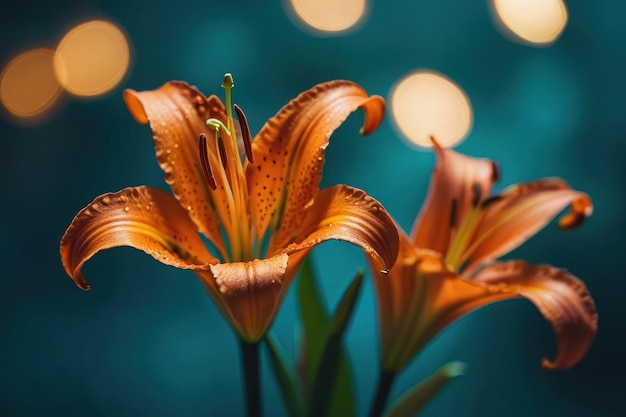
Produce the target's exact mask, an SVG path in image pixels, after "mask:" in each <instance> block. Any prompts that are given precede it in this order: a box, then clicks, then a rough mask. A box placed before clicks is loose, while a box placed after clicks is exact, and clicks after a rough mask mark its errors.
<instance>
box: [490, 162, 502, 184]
mask: <svg viewBox="0 0 626 417" xmlns="http://www.w3.org/2000/svg"><path fill="white" fill-rule="evenodd" d="M501 176H502V168H501V167H500V164H499V163H497V162H496V161H491V181H493V182H498V181H500V177H501Z"/></svg>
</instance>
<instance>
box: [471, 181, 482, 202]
mask: <svg viewBox="0 0 626 417" xmlns="http://www.w3.org/2000/svg"><path fill="white" fill-rule="evenodd" d="M472 191H474V196H473V197H472V206H473V207H477V206H478V204H480V202H481V200H482V198H483V189H482V187H481V186H480V184H479V183H477V182H475V183H474V185H473V190H472Z"/></svg>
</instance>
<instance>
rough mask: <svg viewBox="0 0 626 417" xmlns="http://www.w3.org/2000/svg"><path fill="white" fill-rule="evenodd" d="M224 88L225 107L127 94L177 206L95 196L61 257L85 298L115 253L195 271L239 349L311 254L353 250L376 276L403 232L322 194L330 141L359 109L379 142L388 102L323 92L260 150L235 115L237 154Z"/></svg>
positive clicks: (296, 105) (349, 87)
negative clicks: (324, 248)
mask: <svg viewBox="0 0 626 417" xmlns="http://www.w3.org/2000/svg"><path fill="white" fill-rule="evenodd" d="M222 86H223V87H224V89H225V91H226V106H224V104H222V102H221V101H220V100H219V99H218V98H217V97H216V96H211V97H208V98H207V97H205V96H204V95H202V94H201V93H200V92H199V91H197V90H196V89H195V88H194V87H191V86H189V85H188V84H185V83H183V82H169V83H167V84H165V85H163V86H162V87H161V88H159V89H157V90H153V91H144V92H136V91H133V90H127V91H126V92H125V94H124V100H125V102H126V105H127V107H128V109H129V110H130V113H131V114H132V116H133V117H134V118H135V119H136V120H137V121H138V122H139V123H150V127H151V129H152V135H153V138H154V145H155V149H156V156H157V160H158V162H159V165H160V166H161V168H162V169H163V171H164V172H165V181H166V182H167V183H168V184H169V185H170V187H171V189H172V191H173V194H174V195H173V196H172V195H170V194H168V193H166V192H165V191H162V190H160V189H156V188H152V187H147V186H140V187H131V188H126V189H124V190H121V191H119V192H117V193H112V194H104V195H102V196H100V197H97V198H96V199H95V200H94V201H93V202H92V203H91V204H89V205H88V206H87V207H86V208H84V209H83V210H81V211H80V212H79V213H78V215H77V216H76V217H75V218H74V220H73V221H72V224H71V225H70V226H69V228H68V229H67V231H66V232H65V235H64V236H63V239H62V241H61V258H62V260H63V265H64V267H65V270H66V272H67V273H68V275H69V276H70V277H71V278H72V279H73V280H74V281H75V282H76V284H77V285H78V286H79V287H80V288H83V289H89V285H88V284H87V283H86V281H85V280H84V279H83V277H82V274H81V268H82V266H83V264H84V263H85V261H87V260H88V259H89V258H91V257H92V256H93V255H94V254H96V253H97V252H98V251H100V250H102V249H108V248H112V247H117V246H131V247H134V248H136V249H140V250H142V251H144V252H146V253H148V254H149V255H151V256H152V257H154V258H155V259H156V260H158V261H160V262H162V263H164V264H167V265H172V266H175V267H178V268H182V269H190V270H192V271H194V272H195V273H196V275H197V276H198V277H199V278H200V280H201V281H202V283H203V284H204V285H205V286H206V288H207V290H208V292H209V294H210V295H211V296H212V298H213V300H214V301H215V303H216V304H217V306H218V307H219V309H220V310H221V312H222V314H223V315H224V317H225V318H226V319H227V320H228V321H229V322H230V324H231V325H232V326H233V328H234V329H235V331H236V332H237V333H238V335H239V336H240V337H241V338H242V340H245V341H247V342H256V341H258V340H259V339H260V338H261V337H262V336H263V334H264V333H265V332H266V331H267V329H268V327H269V326H270V324H271V322H272V320H273V318H274V316H275V315H276V312H277V310H278V307H279V305H280V303H281V300H282V298H283V297H284V296H285V294H286V292H287V289H288V287H289V284H290V283H291V281H292V279H293V277H294V275H295V273H296V271H297V269H298V267H299V265H300V263H301V262H302V261H303V260H304V258H305V256H306V255H307V254H308V253H309V251H310V250H311V249H312V248H313V247H314V246H315V245H317V244H319V243H321V242H323V241H325V240H328V239H339V240H342V241H347V242H351V243H353V244H356V245H358V246H360V247H361V248H362V249H363V250H364V251H365V253H366V254H367V255H368V257H369V258H371V261H372V262H373V263H374V264H377V265H379V267H380V268H381V269H386V268H388V267H390V266H391V265H392V264H393V262H394V260H395V259H396V256H397V252H398V235H397V230H396V228H395V226H394V224H393V220H392V219H391V218H390V217H389V216H388V214H387V213H386V212H385V210H384V209H383V207H382V206H381V205H380V204H379V203H378V202H377V201H376V200H374V199H373V198H371V197H369V196H368V195H367V194H365V192H363V191H361V190H358V189H355V188H351V187H348V186H345V185H337V186H333V187H330V188H326V189H324V190H321V191H320V190H319V183H320V180H321V177H322V165H323V164H324V150H325V148H326V146H327V145H328V141H329V137H330V135H331V134H332V132H333V131H334V130H335V129H336V128H337V127H338V126H339V125H340V124H341V123H342V122H343V121H344V120H345V118H346V117H347V116H348V115H349V114H350V113H351V112H353V111H355V110H357V109H358V108H361V109H363V110H364V112H365V122H364V126H363V128H362V133H363V134H368V133H370V132H372V131H373V130H374V129H376V127H378V125H379V124H380V122H381V120H382V118H383V115H384V101H383V99H382V98H381V97H379V96H371V97H370V96H368V95H367V94H366V93H365V91H364V90H363V89H362V88H361V87H359V86H358V85H356V84H353V83H351V82H348V81H333V82H328V83H324V84H320V85H317V86H316V87H314V88H312V89H311V90H309V91H306V92H304V93H302V94H300V95H299V96H298V97H297V98H295V99H294V100H292V101H291V102H290V103H289V104H287V105H286V106H285V107H283V108H282V109H281V110H280V111H279V112H278V114H277V115H276V116H275V117H273V118H272V119H270V120H269V121H268V122H267V123H266V124H265V125H264V126H263V128H262V129H261V131H260V132H259V133H258V134H257V135H256V137H255V139H254V140H251V138H250V132H249V128H248V124H247V122H246V118H245V116H244V114H243V112H242V111H241V109H240V108H239V107H238V106H237V105H234V110H235V112H236V114H237V119H238V124H239V127H240V129H238V130H237V131H240V136H241V138H240V139H241V141H242V142H243V149H242V150H240V149H239V146H238V140H237V139H238V138H237V135H236V133H235V132H236V126H235V118H234V117H233V112H232V110H233V106H231V88H232V87H233V81H232V77H230V74H227V75H226V77H225V79H224V84H223V85H222ZM244 153H245V157H244V156H243V154H244ZM199 232H200V233H202V234H203V235H204V236H205V237H206V238H207V240H208V241H209V242H210V244H211V246H210V248H211V249H210V250H209V249H207V246H206V245H205V243H204V242H203V240H202V239H201V237H200V235H199Z"/></svg>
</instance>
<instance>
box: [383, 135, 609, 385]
mask: <svg viewBox="0 0 626 417" xmlns="http://www.w3.org/2000/svg"><path fill="white" fill-rule="evenodd" d="M435 152H436V155H437V159H438V161H437V165H436V167H435V170H434V173H433V177H432V180H431V183H430V189H429V193H428V196H427V198H426V201H425V203H424V206H423V207H422V210H421V212H420V214H419V216H418V217H417V219H416V221H415V224H414V227H413V230H412V232H411V235H410V236H407V235H405V234H404V233H401V236H400V254H399V255H398V260H397V262H396V264H395V266H394V267H393V268H392V269H391V271H390V272H389V274H387V275H383V274H380V273H379V272H378V271H377V270H376V268H374V270H373V273H374V275H375V286H376V290H377V296H378V304H379V319H380V331H381V340H382V357H383V364H382V367H383V372H386V373H387V374H396V373H398V372H399V371H400V370H402V369H403V368H404V367H405V366H406V365H407V364H408V363H409V362H410V360H411V359H412V358H413V357H414V356H415V354H416V353H417V352H419V351H420V350H421V349H422V348H423V347H424V346H425V345H426V344H427V343H428V342H429V341H430V340H431V339H432V338H433V337H434V336H436V335H437V334H438V333H439V332H440V331H441V330H442V329H443V328H445V327H446V326H447V325H448V324H450V323H451V322H453V321H454V320H456V319H458V318H459V317H461V316H462V315H464V314H466V313H468V312H470V311H473V310H475V309H477V308H479V307H482V306H484V305H487V304H491V303H494V302H497V301H501V300H506V299H511V298H519V297H524V298H526V299H528V300H530V301H531V302H532V303H534V304H535V306H536V307H537V309H538V310H539V311H540V312H541V314H542V315H543V316H544V317H545V318H546V320H547V321H548V322H550V324H551V325H552V328H553V330H554V333H555V334H556V337H557V341H558V352H557V354H556V358H555V359H554V360H548V359H543V361H542V365H543V367H544V368H545V369H566V368H569V367H571V366H573V365H575V364H576V363H577V362H578V361H579V360H580V359H581V358H582V357H583V356H584V355H585V353H586V352H587V350H588V349H589V346H590V344H591V342H592V340H593V338H594V336H595V333H596V328H597V314H596V309H595V306H594V303H593V300H592V298H591V296H590V295H589V293H588V291H587V289H586V288H585V286H584V284H583V283H582V282H581V281H580V280H579V279H577V278H576V277H574V276H572V275H571V274H569V273H567V272H566V271H564V270H561V269H557V268H554V267H552V266H548V265H539V266H535V265H530V264H528V263H526V262H524V261H505V262H494V261H495V260H496V259H497V258H499V257H500V256H502V255H505V254H506V253H508V252H510V251H511V250H513V249H515V248H516V247H518V246H519V245H521V244H522V243H523V242H525V241H526V240H527V239H529V238H530V237H531V236H532V235H534V234H535V233H537V232H538V231H539V230H540V229H542V228H543V227H544V226H545V225H546V224H548V223H549V222H550V221H551V220H552V219H553V218H554V217H555V216H556V215H557V214H559V213H560V212H561V211H562V210H563V209H564V208H566V207H567V206H568V205H570V206H571V211H570V212H569V213H568V214H567V215H565V216H564V217H562V218H561V219H560V221H559V226H560V227H561V228H562V229H570V228H572V227H574V226H578V225H580V224H581V223H582V222H583V221H584V219H585V218H587V217H589V216H590V215H591V213H592V211H593V207H592V203H591V200H590V198H589V197H588V196H587V194H585V193H582V192H580V191H576V190H573V189H571V188H570V187H569V185H568V184H567V183H566V182H565V181H563V180H561V179H558V178H546V179H540V180H537V181H534V182H530V183H525V184H517V185H514V186H512V187H509V188H507V189H505V190H504V191H503V192H502V193H500V194H498V195H494V196H489V194H490V192H491V188H492V185H493V184H494V182H496V181H497V180H498V179H499V176H500V173H499V168H498V166H497V165H496V164H495V163H494V162H492V161H490V160H486V159H477V158H471V157H467V156H464V155H461V154H459V153H456V152H454V151H452V150H448V149H443V148H441V147H440V146H438V145H437V144H436V143H435Z"/></svg>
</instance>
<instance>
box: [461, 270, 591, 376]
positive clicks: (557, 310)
mask: <svg viewBox="0 0 626 417" xmlns="http://www.w3.org/2000/svg"><path fill="white" fill-rule="evenodd" d="M472 281H473V282H475V283H476V284H482V285H488V286H497V288H499V290H500V291H502V292H503V293H507V294H512V295H513V294H516V295H518V296H521V297H524V298H527V299H528V300H530V301H531V302H532V303H533V304H534V305H535V306H536V307H537V309H538V310H539V311H540V312H541V314H542V315H543V316H544V317H545V318H546V320H548V322H550V324H551V325H552V329H553V330H554V333H555V334H556V337H557V341H558V352H557V355H556V358H555V359H554V360H548V359H545V358H544V359H543V360H542V366H543V367H544V369H547V370H553V369H567V368H571V367H572V366H574V365H575V364H576V363H578V362H579V361H580V360H581V359H582V357H583V356H585V354H586V353H587V351H588V350H589V347H590V345H591V342H592V341H593V338H594V336H595V334H596V330H597V328H598V315H597V312H596V307H595V305H594V302H593V299H592V298H591V295H590V294H589V292H588V291H587V288H586V287H585V285H584V284H583V283H582V281H580V280H579V279H578V278H576V277H574V276H573V275H570V274H568V273H567V272H565V271H563V270H560V269H557V268H554V267H551V266H547V265H540V266H534V265H530V264H528V263H526V262H523V261H509V262H502V263H497V264H494V265H491V266H488V267H486V268H484V269H483V270H481V271H480V272H479V273H478V274H476V276H474V277H473V279H472Z"/></svg>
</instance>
